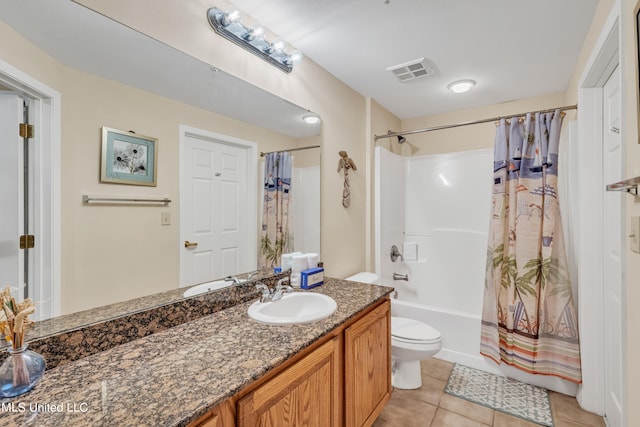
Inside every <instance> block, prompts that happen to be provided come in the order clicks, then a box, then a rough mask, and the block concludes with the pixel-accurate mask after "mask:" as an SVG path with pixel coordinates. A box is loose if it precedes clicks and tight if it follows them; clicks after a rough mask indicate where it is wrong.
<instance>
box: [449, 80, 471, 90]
mask: <svg viewBox="0 0 640 427" xmlns="http://www.w3.org/2000/svg"><path fill="white" fill-rule="evenodd" d="M475 85H476V82H475V81H474V80H469V79H466V80H457V81H455V82H453V83H450V84H449V86H447V89H449V90H450V91H451V92H453V93H465V92H469V91H470V90H471V88H472V87H474V86H475Z"/></svg>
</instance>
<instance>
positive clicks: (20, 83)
mask: <svg viewBox="0 0 640 427" xmlns="http://www.w3.org/2000/svg"><path fill="white" fill-rule="evenodd" d="M0 84H2V85H3V86H5V87H7V88H8V89H11V90H13V91H15V92H18V93H20V94H21V95H22V96H24V97H26V98H29V99H31V100H33V111H32V117H33V120H32V124H33V125H34V126H35V129H36V131H35V138H34V144H33V149H32V151H33V155H34V163H35V164H34V165H33V167H34V195H33V197H34V204H35V206H34V212H33V213H34V230H33V232H34V234H35V235H36V245H35V248H34V251H35V254H34V258H35V268H34V270H35V271H34V277H33V281H32V283H33V284H34V286H35V289H36V292H35V296H36V298H34V299H36V303H37V304H38V306H39V307H41V310H40V315H42V313H49V314H50V316H47V317H54V316H58V315H60V285H61V267H60V266H61V234H60V229H61V228H60V223H61V216H60V212H61V179H60V170H61V94H60V93H59V92H58V91H56V90H54V89H52V88H51V87H49V86H47V85H45V84H44V83H42V82H40V81H38V80H36V79H34V78H33V77H31V76H29V75H28V74H26V73H24V72H23V71H21V70H19V69H18V68H16V67H14V66H13V65H11V64H9V63H7V62H5V61H3V60H0ZM38 296H45V298H44V299H42V300H40V301H38ZM46 296H48V298H46ZM45 305H46V308H44V309H43V307H44V306H45ZM38 316H39V314H38V311H36V315H35V316H34V320H41V318H40V317H38Z"/></svg>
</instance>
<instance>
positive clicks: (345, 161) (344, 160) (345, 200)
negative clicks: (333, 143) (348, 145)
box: [338, 151, 358, 208]
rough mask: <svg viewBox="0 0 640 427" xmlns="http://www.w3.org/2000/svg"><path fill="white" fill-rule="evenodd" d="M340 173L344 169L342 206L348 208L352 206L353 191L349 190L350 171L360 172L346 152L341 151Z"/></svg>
mask: <svg viewBox="0 0 640 427" xmlns="http://www.w3.org/2000/svg"><path fill="white" fill-rule="evenodd" d="M338 154H339V155H340V160H338V173H339V172H340V171H342V170H343V169H344V189H343V190H342V206H344V207H345V208H348V207H349V205H351V191H350V190H349V169H353V170H354V171H355V170H358V168H357V167H356V164H355V163H354V161H353V160H351V159H350V158H349V155H348V154H347V152H346V151H339V152H338Z"/></svg>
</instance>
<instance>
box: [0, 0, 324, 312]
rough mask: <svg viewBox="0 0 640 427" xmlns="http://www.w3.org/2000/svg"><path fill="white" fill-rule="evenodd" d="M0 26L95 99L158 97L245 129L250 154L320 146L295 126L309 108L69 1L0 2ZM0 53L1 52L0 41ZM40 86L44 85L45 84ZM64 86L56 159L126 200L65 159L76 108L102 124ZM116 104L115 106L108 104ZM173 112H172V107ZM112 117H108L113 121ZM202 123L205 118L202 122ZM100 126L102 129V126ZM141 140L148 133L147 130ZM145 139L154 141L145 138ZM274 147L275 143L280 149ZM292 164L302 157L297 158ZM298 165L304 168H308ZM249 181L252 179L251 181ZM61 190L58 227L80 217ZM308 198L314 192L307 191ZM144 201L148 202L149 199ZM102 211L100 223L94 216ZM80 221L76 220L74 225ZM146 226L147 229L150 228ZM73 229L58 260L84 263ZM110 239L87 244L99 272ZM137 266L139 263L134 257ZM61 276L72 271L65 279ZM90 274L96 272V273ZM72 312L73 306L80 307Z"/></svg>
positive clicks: (115, 257)
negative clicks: (84, 80)
mask: <svg viewBox="0 0 640 427" xmlns="http://www.w3.org/2000/svg"><path fill="white" fill-rule="evenodd" d="M3 26H4V27H5V29H4V31H15V32H17V33H19V34H20V35H21V36H22V37H24V38H25V39H27V40H28V42H29V43H31V44H32V45H33V47H34V48H37V49H41V50H42V51H43V52H44V55H49V56H50V57H51V58H50V59H49V60H50V61H52V62H55V63H56V64H62V66H59V67H58V68H56V69H55V73H58V74H60V73H62V74H64V73H65V72H66V69H67V68H68V70H70V72H72V73H74V74H73V75H74V76H75V75H82V76H84V74H83V73H86V74H87V75H91V76H94V77H91V79H92V81H93V80H101V81H103V82H104V88H101V89H102V90H103V91H106V90H108V88H109V87H111V83H110V82H117V83H118V84H122V85H126V86H128V87H130V88H131V89H130V91H129V92H127V93H128V94H129V95H131V98H123V99H122V100H121V102H122V103H129V104H132V103H133V102H134V101H135V96H137V95H136V93H137V91H138V90H140V91H144V92H146V93H150V94H154V95H158V96H161V97H163V98H166V99H167V100H169V101H167V103H168V102H173V101H178V102H179V103H182V104H185V105H188V106H191V107H196V108H198V109H199V110H198V112H199V111H200V110H202V111H204V112H212V113H215V114H218V115H220V116H223V119H224V120H222V119H221V120H220V121H221V122H222V121H224V122H225V123H224V124H225V125H226V126H228V127H234V128H235V129H241V130H244V129H243V125H242V123H247V124H249V125H250V127H251V129H250V132H249V131H248V132H249V133H251V132H253V134H255V135H257V136H256V139H255V140H252V141H253V142H255V143H256V144H257V150H258V152H260V151H272V150H280V149H287V148H295V147H298V146H306V145H311V144H313V145H315V144H320V142H321V137H320V129H321V125H320V124H318V125H308V124H306V123H304V121H303V120H302V116H303V115H306V114H308V113H309V110H308V109H306V108H303V107H300V106H297V105H294V104H292V103H291V102H289V101H287V100H284V99H281V98H279V97H277V96H275V95H273V94H271V93H269V92H267V91H264V90H263V89H260V88H258V87H255V86H253V85H251V84H249V83H247V82H245V81H242V80H240V79H238V78H236V77H234V76H231V75H229V74H228V73H225V72H224V70H220V69H218V68H217V67H215V64H207V63H204V62H202V61H200V60H198V59H196V58H193V57H191V56H189V55H187V54H185V53H184V52H181V51H178V50H176V49H174V48H172V47H169V46H167V45H165V44H163V43H160V42H159V41H157V40H155V39H152V38H150V37H148V36H146V35H144V34H141V33H139V32H136V31H134V30H132V29H130V28H128V27H126V26H123V25H121V24H119V23H117V22H115V21H113V20H111V19H109V18H107V17H105V16H102V15H100V14H98V13H95V12H93V11H91V10H90V9H87V8H85V7H84V6H81V5H78V4H76V3H74V2H71V1H68V0H51V1H45V2H24V1H19V0H10V1H7V2H5V3H3V6H2V8H0V30H3V29H2V27H3ZM0 46H2V42H1V41H0ZM0 60H2V61H5V62H7V63H9V64H11V62H12V61H11V58H8V57H6V56H5V53H3V49H0ZM25 62H26V63H28V62H29V61H28V60H27V61H25ZM34 62H35V61H34ZM14 66H15V67H16V68H18V69H21V68H22V66H19V65H18V64H15V65H14ZM24 72H25V73H26V74H30V75H34V76H35V77H36V78H41V77H40V76H42V75H43V74H44V75H46V71H45V72H43V70H42V69H40V70H33V69H29V68H27V69H24ZM95 76H97V77H95ZM43 80H45V81H46V78H45V79H43ZM60 80H62V81H65V80H64V76H62V78H61V76H60V75H55V76H52V78H51V81H53V82H56V81H60ZM67 84H68V85H67ZM72 84H73V82H67V81H65V84H62V85H60V86H55V84H52V86H53V87H54V88H55V89H56V90H58V91H59V92H60V93H61V97H62V106H63V111H62V137H63V144H62V153H61V156H62V164H63V166H64V165H65V160H66V159H68V158H69V157H73V158H77V160H78V161H82V162H86V163H87V164H88V165H89V167H90V168H92V169H91V173H89V175H90V179H94V178H95V181H91V182H89V181H88V182H89V184H87V186H88V187H89V186H93V188H99V189H100V190H102V191H103V192H104V193H116V194H117V193H118V192H122V191H129V192H131V191H133V190H131V189H130V188H128V189H124V188H123V187H127V186H120V187H119V188H117V187H114V186H110V187H106V186H105V187H96V184H97V178H98V177H97V175H96V176H95V177H94V176H93V175H91V174H92V173H93V169H96V170H97V167H98V162H99V159H98V158H97V157H95V158H80V156H81V155H82V154H79V153H77V152H74V150H69V148H68V147H67V146H66V145H67V144H69V142H68V141H69V140H70V139H72V138H73V137H76V135H75V133H76V131H75V130H70V128H71V127H75V125H76V124H75V123H74V124H73V126H72V124H70V123H69V122H66V121H65V119H66V118H67V117H69V116H72V115H73V113H74V112H75V111H76V110H78V109H85V110H87V109H88V110H92V112H93V110H95V112H94V114H95V115H98V114H103V115H104V114H105V110H104V108H106V107H105V103H100V100H96V99H90V100H89V99H88V100H86V105H70V102H69V100H70V99H77V94H74V95H73V96H71V95H67V90H69V91H73V90H75V88H71V87H70V85H72ZM118 87H120V86H118ZM105 88H106V89H105ZM9 89H11V88H9ZM74 97H75V98H74ZM115 104H116V105H117V103H115ZM92 107H95V108H92ZM127 107H129V105H127ZM145 107H146V108H148V109H155V108H161V105H160V103H157V104H153V105H146V106H145ZM175 108H176V109H178V108H180V106H177V107H175ZM190 111H191V110H190ZM118 114H121V113H118ZM153 114H155V115H156V116H157V117H165V116H167V115H168V114H167V113H166V112H162V111H153ZM115 115H116V113H114V116H115ZM133 117H134V116H133ZM203 117H205V115H204V114H203ZM134 118H135V117H134ZM227 118H231V119H234V120H236V121H238V122H237V123H235V122H234V123H232V125H233V126H231V125H229V124H228V122H229V121H230V120H228V119H227ZM66 120H68V119H66ZM131 122H132V123H135V120H132V121H131ZM201 122H205V123H207V129H206V130H208V131H211V132H219V133H224V131H220V130H219V129H218V123H217V121H216V120H209V121H206V120H201ZM103 124H105V125H108V124H110V123H103ZM164 124H165V123H158V127H161V126H162V125H164ZM187 124H188V123H187ZM77 125H78V129H80V130H82V128H83V126H84V127H88V126H87V124H86V123H78V124H77ZM201 127H203V126H201ZM258 128H261V129H266V130H268V132H266V131H265V132H264V134H267V135H268V137H269V138H270V139H269V140H268V141H265V140H263V139H262V138H260V136H261V135H263V132H260V131H256V130H255V129H258ZM127 130H128V129H127ZM86 132H87V134H88V135H89V136H90V138H86V139H85V141H83V142H84V143H85V144H91V143H93V144H94V145H95V144H99V137H98V136H94V133H95V135H99V127H98V126H93V124H92V126H91V127H90V128H89V129H87V131H86ZM171 132H175V140H173V141H171V140H170V138H166V137H165V138H164V139H162V140H159V156H160V157H161V159H160V165H159V167H160V168H161V169H162V168H163V170H161V171H160V172H159V173H160V176H159V181H161V183H162V181H163V180H164V182H163V183H165V184H166V182H167V181H169V180H175V177H176V176H177V174H175V173H174V172H175V171H171V172H172V173H173V175H170V177H169V179H167V177H166V175H165V177H164V178H163V176H162V173H163V172H164V173H169V172H166V171H167V170H168V169H169V170H171V169H172V168H173V169H176V168H177V161H176V162H175V164H174V163H172V162H173V160H171V161H167V160H166V159H167V158H169V157H170V156H173V155H174V154H177V152H178V150H177V148H176V146H177V144H178V142H177V139H178V137H177V135H178V129H177V126H175V129H169V132H167V134H168V135H171ZM147 133H152V134H154V133H153V131H152V132H147ZM278 135H281V138H278ZM154 136H157V135H155V134H154ZM230 136H232V137H234V136H236V135H233V134H230ZM244 138H245V139H247V140H249V139H250V137H247V136H244ZM279 140H280V141H282V142H281V143H280V142H279ZM76 156H77V157H76ZM307 156H315V162H316V165H319V158H320V150H317V149H316V150H309V151H307V152H305V157H307ZM299 157H302V154H301V155H300V156H299ZM163 162H164V163H163ZM306 163H307V164H310V163H309V162H306ZM167 164H169V167H167ZM255 164H257V167H258V168H260V167H261V165H262V163H261V162H259V161H258V159H256V161H255ZM66 165H69V163H66ZM63 173H64V172H63ZM254 176H259V173H258V174H256V175H254ZM316 181H317V185H318V188H317V189H316V190H315V192H316V193H317V194H319V193H320V189H319V166H318V175H317V177H316ZM64 183H65V181H64V179H63V188H62V189H61V192H62V199H63V200H62V212H63V216H65V215H66V218H69V215H71V216H73V213H74V212H77V211H74V209H83V208H82V207H81V206H80V205H81V203H80V197H81V193H80V192H79V190H78V191H76V189H74V190H73V191H69V190H68V189H65V187H64ZM159 185H160V184H159ZM257 185H259V184H257ZM170 189H171V190H172V193H171V194H170V196H171V198H172V199H173V202H172V206H171V209H172V211H171V212H172V213H173V214H174V216H173V218H174V219H176V220H177V219H178V215H177V213H178V211H179V209H178V204H179V194H177V190H174V189H177V185H175V186H173V184H172V186H171V187H170ZM134 190H135V189H134ZM139 191H140V190H139ZM309 191H310V192H313V190H309ZM143 194H147V195H148V194H153V193H143ZM258 198H259V199H261V198H262V191H261V188H258ZM69 200H73V202H69ZM257 206H258V209H259V207H260V203H257ZM302 207H304V206H302ZM84 209H85V211H84V212H87V211H89V210H91V211H90V212H91V213H92V214H93V213H95V215H93V217H92V218H90V220H91V221H98V222H96V223H94V225H95V224H100V223H101V222H99V221H101V220H100V218H102V220H103V221H104V220H105V219H106V218H111V219H113V218H114V215H117V214H119V211H117V210H116V209H114V208H113V207H102V208H95V209H94V208H93V207H85V208H84ZM128 209H130V210H129V211H127V212H133V214H134V215H137V216H139V217H141V218H142V219H140V218H138V219H136V220H137V221H138V220H140V221H147V220H146V219H144V215H147V214H148V215H149V216H151V215H153V217H152V219H151V220H153V221H154V224H155V221H156V220H157V222H158V224H157V225H159V218H160V217H159V212H160V211H159V210H157V208H151V207H139V208H138V207H136V208H128ZM153 209H156V210H153ZM70 212H71V213H70ZM103 212H104V215H105V216H103ZM149 212H151V213H149ZM156 215H157V218H156ZM301 215H304V216H306V217H314V218H316V217H317V219H318V222H317V224H315V225H314V227H316V229H317V235H318V236H319V230H320V229H319V227H320V224H319V212H317V213H315V212H314V213H305V214H301ZM84 220H85V219H83V220H82V221H84ZM151 220H148V221H149V222H150V221H151ZM82 221H69V222H64V220H63V222H64V224H65V229H64V233H63V237H62V246H63V248H64V250H63V257H67V258H69V257H74V256H83V255H84V254H83V253H82V252H83V251H82V250H73V249H69V248H70V247H73V245H78V243H79V242H80V243H83V244H88V243H86V240H88V239H86V240H85V241H83V240H82V239H83V238H84V236H82V235H83V233H84V231H85V230H86V228H85V229H80V228H76V223H80V222H82ZM117 221H119V222H118V223H117V224H118V226H120V227H121V228H123V229H126V227H128V226H129V225H128V224H126V222H127V221H126V219H117ZM177 222H178V221H176V223H175V224H171V228H168V230H176V229H179V224H178V223H177ZM77 226H78V227H80V226H81V224H78V225H77ZM84 226H85V227H87V225H86V224H84ZM307 227H308V226H307ZM94 228H100V227H94ZM165 230H167V229H160V231H158V228H156V229H155V230H153V231H151V232H149V231H143V232H142V233H143V234H142V235H136V236H135V237H136V239H135V240H142V241H146V242H151V243H150V244H149V245H148V246H153V245H154V242H156V241H157V239H158V235H160V234H161V233H163V232H164V233H166V231H165ZM114 231H117V230H116V229H109V232H108V233H104V234H100V233H95V234H94V235H93V236H92V237H91V242H90V245H92V249H91V250H94V249H95V251H96V252H95V253H96V255H95V257H100V259H99V265H103V266H118V264H120V263H122V262H123V261H126V260H123V257H122V254H120V253H118V251H115V250H111V251H103V250H101V249H102V248H101V243H102V242H101V241H100V238H102V237H104V236H105V235H106V234H109V233H113V232H114ZM252 232H255V233H256V234H257V233H258V224H256V227H255V228H254V229H253V230H252ZM178 235H179V233H177V232H175V231H174V234H173V235H172V236H170V237H169V238H168V239H166V240H165V241H169V245H168V246H167V250H168V251H171V253H172V259H173V254H175V257H176V258H177V253H178V252H177V251H178V249H177V248H178V247H179V244H180V243H181V242H179V239H178ZM318 239H319V237H318ZM165 241H163V242H162V243H160V244H157V245H156V246H159V247H160V248H163V247H164V246H162V245H166V244H165V243H164V242H165ZM318 244H319V240H318ZM97 254H99V255H97ZM143 255H144V254H143ZM87 256H88V255H87ZM141 258H143V257H142V256H141ZM62 262H63V267H62V271H63V279H62V280H63V281H64V280H65V279H66V280H77V279H76V278H75V277H74V276H75V274H74V273H75V272H74V271H73V269H72V268H67V270H65V266H64V263H65V260H63V261H62ZM154 262H155V263H156V264H155V265H161V264H162V261H161V260H160V261H159V262H158V260H157V259H151V260H150V261H149V264H150V265H154ZM176 262H177V261H176ZM256 262H257V261H256ZM79 263H80V262H79ZM69 269H71V270H72V271H69ZM104 271H105V272H106V274H110V273H109V272H108V269H107V268H105V270H104ZM238 273H243V272H238ZM96 274H100V273H99V272H96ZM143 276H144V273H141V276H140V277H143ZM140 277H139V278H137V279H136V283H135V284H133V283H129V284H127V283H119V285H120V288H119V290H118V291H117V292H118V295H117V298H118V299H117V301H123V300H125V299H127V294H126V293H125V292H126V291H127V288H129V289H131V291H132V292H138V294H136V295H133V296H131V298H133V297H140V296H141V294H140V290H139V289H135V288H136V286H137V282H140V280H139V279H140ZM2 279H4V278H2ZM2 282H5V280H2ZM81 282H82V281H81ZM111 282H116V280H112V281H111ZM0 283H1V282H0ZM87 286H88V282H84V283H80V284H78V286H77V289H78V291H77V292H76V293H75V295H74V297H75V298H77V299H81V298H83V297H82V292H86V294H87V295H88V294H89V293H91V292H94V291H93V290H91V289H88V290H87V289H84V288H87ZM175 287H176V288H177V287H178V277H177V275H176V277H175ZM162 290H163V291H166V290H167V289H166V287H165V288H164V289H162ZM106 291H107V293H109V292H110V293H112V294H113V293H115V292H116V291H114V290H113V289H111V290H109V289H107V290H106ZM145 292H146V291H145ZM151 292H153V291H149V292H147V293H146V294H149V293H151ZM146 294H145V295H146ZM66 298H69V295H68V294H65V288H64V286H63V288H62V290H61V294H60V300H61V301H64V300H65V299H66ZM96 299H98V298H96ZM108 302H111V301H108ZM114 302H115V301H114ZM104 303H105V302H104V301H103V304H104ZM77 305H78V306H82V301H80V302H79V304H77ZM96 305H97V304H89V305H85V306H84V307H83V308H82V309H85V308H86V309H88V308H92V307H94V306H96ZM63 313H64V314H69V312H66V311H65V310H63ZM92 321H95V319H92Z"/></svg>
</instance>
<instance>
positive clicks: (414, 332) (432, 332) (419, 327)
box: [391, 316, 442, 344]
mask: <svg viewBox="0 0 640 427" xmlns="http://www.w3.org/2000/svg"><path fill="white" fill-rule="evenodd" d="M391 338H392V339H393V340H394V341H396V342H403V343H407V344H431V343H437V342H439V341H441V340H442V336H441V335H440V332H439V331H438V330H437V329H436V328H434V327H432V326H430V325H427V324H426V323H423V322H420V321H419V320H415V319H409V318H406V317H396V316H392V317H391Z"/></svg>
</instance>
